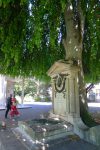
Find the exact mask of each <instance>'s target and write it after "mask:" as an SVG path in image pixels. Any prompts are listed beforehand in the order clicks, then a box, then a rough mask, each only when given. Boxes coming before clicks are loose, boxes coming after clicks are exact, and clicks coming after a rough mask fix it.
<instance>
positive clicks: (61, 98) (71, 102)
mask: <svg viewBox="0 0 100 150" xmlns="http://www.w3.org/2000/svg"><path fill="white" fill-rule="evenodd" d="M78 72H79V68H78V66H76V65H74V63H73V62H72V61H66V62H64V61H58V62H55V63H54V65H53V66H52V67H51V68H50V69H49V70H48V72H47V74H48V75H49V76H50V77H51V81H52V93H53V95H52V100H53V112H52V113H51V116H52V117H54V116H57V117H59V118H62V119H63V120H65V121H67V122H69V123H71V124H72V125H73V126H74V133H76V134H78V135H79V136H80V137H81V138H82V139H84V140H86V141H88V142H90V143H94V144H96V145H100V144H99V143H100V134H98V133H97V129H98V128H100V126H96V127H92V128H89V127H87V126H86V125H85V124H84V123H83V121H82V120H81V117H80V102H79V84H78ZM93 131H94V132H93Z"/></svg>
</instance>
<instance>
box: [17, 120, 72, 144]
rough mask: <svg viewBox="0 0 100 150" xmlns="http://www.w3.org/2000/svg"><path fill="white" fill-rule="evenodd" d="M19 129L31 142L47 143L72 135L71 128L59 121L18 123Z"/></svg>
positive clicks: (64, 122)
mask: <svg viewBox="0 0 100 150" xmlns="http://www.w3.org/2000/svg"><path fill="white" fill-rule="evenodd" d="M19 128H20V129H21V130H22V131H24V132H26V133H27V134H28V135H29V136H30V137H31V138H32V140H33V141H40V142H44V143H45V142H47V141H49V140H54V139H57V138H61V137H64V136H67V135H72V134H73V132H72V131H73V126H72V125H71V124H70V123H68V122H66V121H61V120H55V119H35V120H31V121H27V122H23V121H19Z"/></svg>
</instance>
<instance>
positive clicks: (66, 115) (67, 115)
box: [47, 61, 80, 124]
mask: <svg viewBox="0 0 100 150" xmlns="http://www.w3.org/2000/svg"><path fill="white" fill-rule="evenodd" d="M78 71H79V68H78V66H76V65H74V64H73V61H57V62H55V63H54V64H53V65H52V66H51V68H50V69H49V70H48V72H47V74H48V75H49V76H50V77H51V81H52V100H53V114H55V115H58V116H59V117H61V118H63V119H64V120H66V121H69V122H71V123H72V124H74V122H75V118H77V119H79V118H80V105H79V87H78V83H77V82H78Z"/></svg>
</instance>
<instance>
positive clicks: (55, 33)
mask: <svg viewBox="0 0 100 150" xmlns="http://www.w3.org/2000/svg"><path fill="white" fill-rule="evenodd" d="M69 1H70V2H71V3H72V6H73V9H74V16H78V15H77V14H78V5H77V4H78V3H80V5H81V9H82V10H83V15H84V16H85V26H84V39H83V52H82V61H83V69H84V73H85V77H86V80H88V81H97V80H100V50H99V47H100V46H99V45H100V42H99V41H100V36H99V34H100V29H99V26H100V20H99V18H100V14H99V12H100V11H99V5H100V1H99V0H87V1H86V0H81V1H79V0H67V1H66V0H49V1H45V0H29V1H27V0H17V1H16V0H1V1H0V73H1V74H7V75H11V76H28V77H29V76H36V77H38V78H44V77H45V78H46V72H47V70H48V69H49V67H50V66H51V65H52V64H53V63H54V61H57V60H59V59H65V50H64V47H63V43H62V40H63V39H64V38H65V36H66V30H67V29H66V28H65V21H64V11H65V8H66V5H67V4H68V2H69Z"/></svg>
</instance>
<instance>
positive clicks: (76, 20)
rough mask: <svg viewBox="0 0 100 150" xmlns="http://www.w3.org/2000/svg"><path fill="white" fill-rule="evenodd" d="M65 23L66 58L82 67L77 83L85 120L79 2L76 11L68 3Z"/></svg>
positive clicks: (85, 101) (81, 29)
mask: <svg viewBox="0 0 100 150" xmlns="http://www.w3.org/2000/svg"><path fill="white" fill-rule="evenodd" d="M65 24H66V31H67V33H66V39H64V40H63V44H64V47H65V50H66V60H72V61H73V62H74V64H75V65H77V66H79V68H80V70H79V75H78V83H77V84H78V85H79V100H80V115H81V117H82V118H83V120H84V114H85V115H86V113H87V100H86V89H85V84H84V74H83V67H82V42H83V31H84V30H83V29H84V17H83V15H82V11H81V9H80V6H79V4H78V5H77V11H76V13H75V11H74V10H73V7H72V4H71V3H69V5H67V7H66V10H65Z"/></svg>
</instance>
